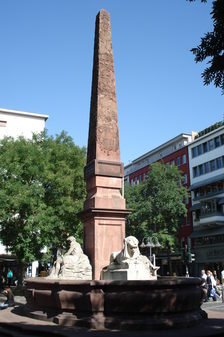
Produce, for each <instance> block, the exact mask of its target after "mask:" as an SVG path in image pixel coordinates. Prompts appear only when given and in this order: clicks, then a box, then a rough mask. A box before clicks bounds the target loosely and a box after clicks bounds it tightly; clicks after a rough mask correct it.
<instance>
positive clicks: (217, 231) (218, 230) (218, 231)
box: [190, 226, 224, 239]
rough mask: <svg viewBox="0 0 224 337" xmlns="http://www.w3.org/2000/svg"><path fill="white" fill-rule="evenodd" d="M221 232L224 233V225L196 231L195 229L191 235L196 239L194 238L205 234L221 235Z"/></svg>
mask: <svg viewBox="0 0 224 337" xmlns="http://www.w3.org/2000/svg"><path fill="white" fill-rule="evenodd" d="M221 234H224V228H223V226H222V227H215V228H206V229H199V230H195V231H193V233H191V235H190V237H191V238H192V239H194V238H200V237H203V236H214V235H221Z"/></svg>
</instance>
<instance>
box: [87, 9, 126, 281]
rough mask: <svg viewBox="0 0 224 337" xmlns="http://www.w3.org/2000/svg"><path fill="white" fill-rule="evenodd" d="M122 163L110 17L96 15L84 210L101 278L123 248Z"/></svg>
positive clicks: (91, 254)
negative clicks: (114, 252) (115, 254)
mask: <svg viewBox="0 0 224 337" xmlns="http://www.w3.org/2000/svg"><path fill="white" fill-rule="evenodd" d="M123 177H124V167H123V164H122V163H121V162H120V145H119V133H118V119H117V101H116V89H115V76H114V63H113V50H112V40H111V26H110V15H109V13H107V12H106V11H105V10H101V11H100V12H99V13H98V15H97V17H96V25H95V44H94V59H93V74H92V93H91V104H90V122H89V139H88V153H87V165H86V167H85V180H86V190H87V198H86V201H85V203H84V211H83V212H82V219H83V226H84V250H85V253H86V254H87V255H88V256H89V258H90V262H91V264H92V267H93V279H99V278H100V272H101V270H102V268H103V267H105V266H107V265H108V264H109V259H110V254H111V253H112V252H113V251H120V250H121V249H122V246H123V239H124V237H125V217H126V214H127V213H128V212H127V211H126V206H125V199H124V198H123V197H122V195H121V188H122V180H123Z"/></svg>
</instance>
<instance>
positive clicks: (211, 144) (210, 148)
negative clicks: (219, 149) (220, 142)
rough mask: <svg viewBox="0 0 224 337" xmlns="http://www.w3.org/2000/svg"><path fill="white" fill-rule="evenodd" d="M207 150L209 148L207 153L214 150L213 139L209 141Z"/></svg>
mask: <svg viewBox="0 0 224 337" xmlns="http://www.w3.org/2000/svg"><path fill="white" fill-rule="evenodd" d="M208 148H209V151H211V150H213V149H214V139H211V140H209V142H208Z"/></svg>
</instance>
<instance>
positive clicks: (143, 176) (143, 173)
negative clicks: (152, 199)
mask: <svg viewBox="0 0 224 337" xmlns="http://www.w3.org/2000/svg"><path fill="white" fill-rule="evenodd" d="M142 180H143V183H144V181H145V173H143V179H142Z"/></svg>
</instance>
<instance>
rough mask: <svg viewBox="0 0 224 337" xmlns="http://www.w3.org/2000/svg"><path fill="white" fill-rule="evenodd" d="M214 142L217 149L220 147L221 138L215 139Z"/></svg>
mask: <svg viewBox="0 0 224 337" xmlns="http://www.w3.org/2000/svg"><path fill="white" fill-rule="evenodd" d="M214 142H215V147H219V146H220V138H219V137H215V139H214Z"/></svg>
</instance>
